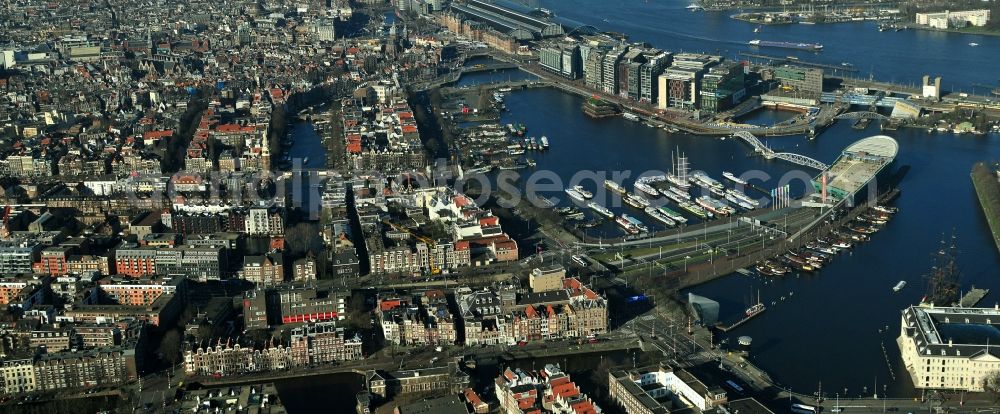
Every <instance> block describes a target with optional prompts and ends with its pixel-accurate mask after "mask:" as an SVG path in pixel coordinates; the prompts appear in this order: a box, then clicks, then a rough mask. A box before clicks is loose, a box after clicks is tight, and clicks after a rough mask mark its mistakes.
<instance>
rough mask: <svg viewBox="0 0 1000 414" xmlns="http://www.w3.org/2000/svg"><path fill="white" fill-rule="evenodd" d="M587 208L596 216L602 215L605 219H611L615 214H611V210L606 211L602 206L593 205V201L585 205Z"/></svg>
mask: <svg viewBox="0 0 1000 414" xmlns="http://www.w3.org/2000/svg"><path fill="white" fill-rule="evenodd" d="M587 207H590V209H591V210H594V211H596V212H597V213H598V214H600V215H602V216H604V217H607V218H612V217H614V216H615V213H612V212H611V210H608V209H607V208H605V207H604V206H602V205H600V204H597V203H595V202H593V201H591V202H589V203H587Z"/></svg>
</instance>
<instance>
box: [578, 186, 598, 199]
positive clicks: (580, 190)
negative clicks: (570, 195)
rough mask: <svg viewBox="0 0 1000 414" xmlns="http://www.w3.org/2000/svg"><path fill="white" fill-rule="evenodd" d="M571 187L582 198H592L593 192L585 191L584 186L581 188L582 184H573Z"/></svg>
mask: <svg viewBox="0 0 1000 414" xmlns="http://www.w3.org/2000/svg"><path fill="white" fill-rule="evenodd" d="M573 189H574V190H576V192H578V193H580V195H581V196H583V198H586V199H588V200H589V199H591V198H594V193H591V192H590V191H587V190H586V189H585V188H583V186H579V185H574V186H573Z"/></svg>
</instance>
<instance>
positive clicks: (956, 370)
mask: <svg viewBox="0 0 1000 414" xmlns="http://www.w3.org/2000/svg"><path fill="white" fill-rule="evenodd" d="M984 327H985V328H991V329H989V330H990V331H996V330H997V328H998V327H1000V309H997V308H926V307H919V306H911V307H909V308H907V309H905V310H904V311H903V315H902V319H901V327H900V332H899V338H897V339H896V344H897V345H899V353H900V356H901V357H902V358H903V364H904V366H906V371H907V372H909V374H910V378H911V379H912V380H913V385H914V387H916V388H921V389H947V390H966V391H983V385H984V382H985V378H986V377H987V376H988V375H990V374H991V373H993V372H996V371H998V370H1000V357H998V356H1000V349H997V348H998V347H997V345H995V343H996V342H998V341H994V344H993V345H991V344H990V340H989V336H990V335H984V334H981V332H983V329H982V328H984ZM970 330H972V331H974V332H970ZM970 333H971V334H970ZM956 337H958V338H969V339H966V340H965V343H960V342H956V341H955V338H956Z"/></svg>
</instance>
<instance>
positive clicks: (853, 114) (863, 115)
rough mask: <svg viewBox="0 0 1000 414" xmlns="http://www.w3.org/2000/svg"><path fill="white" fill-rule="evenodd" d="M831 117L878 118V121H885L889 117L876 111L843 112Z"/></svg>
mask: <svg viewBox="0 0 1000 414" xmlns="http://www.w3.org/2000/svg"><path fill="white" fill-rule="evenodd" d="M833 119H878V120H880V121H885V120H887V119H889V117H887V116H885V115H882V114H880V113H878V112H872V111H854V112H844V113H842V114H840V115H837V116H835V117H833Z"/></svg>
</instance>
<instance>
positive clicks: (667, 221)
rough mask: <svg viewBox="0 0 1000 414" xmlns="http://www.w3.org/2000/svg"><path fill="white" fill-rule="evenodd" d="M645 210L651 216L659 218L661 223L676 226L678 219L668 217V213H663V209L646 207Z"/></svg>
mask: <svg viewBox="0 0 1000 414" xmlns="http://www.w3.org/2000/svg"><path fill="white" fill-rule="evenodd" d="M643 211H645V212H646V214H648V215H650V216H651V217H653V218H655V219H657V220H659V221H660V222H661V223H663V224H665V225H667V227H674V226H676V225H677V222H676V221H674V220H673V219H672V218H670V217H668V216H667V215H666V214H663V212H662V211H660V210H659V209H657V208H655V207H646V208H645V210H643Z"/></svg>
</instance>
